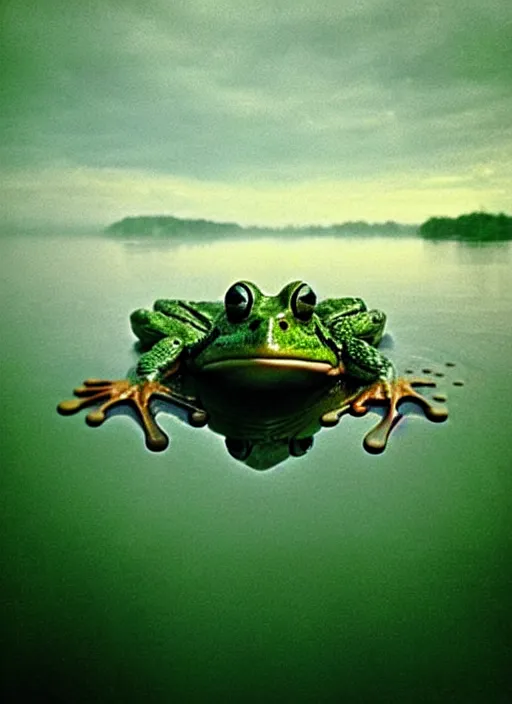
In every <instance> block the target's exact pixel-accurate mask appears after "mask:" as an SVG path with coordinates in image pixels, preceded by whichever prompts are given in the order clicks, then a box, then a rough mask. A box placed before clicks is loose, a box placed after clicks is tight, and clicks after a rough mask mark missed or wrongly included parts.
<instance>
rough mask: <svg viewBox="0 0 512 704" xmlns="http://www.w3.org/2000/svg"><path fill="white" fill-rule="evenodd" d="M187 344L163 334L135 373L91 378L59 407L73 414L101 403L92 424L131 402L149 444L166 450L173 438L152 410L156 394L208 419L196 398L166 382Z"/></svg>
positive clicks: (194, 417) (197, 418)
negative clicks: (164, 429) (111, 377)
mask: <svg viewBox="0 0 512 704" xmlns="http://www.w3.org/2000/svg"><path fill="white" fill-rule="evenodd" d="M183 347H184V344H183V342H181V341H180V340H179V339H177V338H169V337H166V338H163V339H161V340H159V341H158V342H157V343H156V344H155V345H153V347H152V348H151V350H149V351H148V352H146V353H145V354H143V355H142V356H141V357H140V359H139V362H138V364H137V367H136V370H135V372H134V374H133V375H131V376H130V377H129V378H128V379H120V380H117V381H103V380H98V379H87V380H86V381H85V382H84V385H83V386H81V387H79V388H77V389H75V391H74V393H75V395H76V396H78V397H79V398H78V399H73V400H72V401H63V402H62V403H60V404H59V405H58V407H57V410H58V411H59V413H62V414H63V415H69V414H72V413H77V412H78V411H80V410H82V409H83V408H86V407H88V406H92V405H97V404H100V405H99V407H98V408H97V409H96V410H93V411H91V412H90V413H89V414H88V415H87V417H86V421H87V423H89V425H93V426H97V425H101V424H102V423H103V422H104V421H105V419H106V417H107V416H106V412H107V411H108V410H109V409H111V408H112V407H113V406H116V405H119V404H126V403H128V404H130V405H131V406H132V407H134V408H135V410H136V412H137V415H138V416H139V419H140V421H141V423H142V427H143V430H144V434H145V436H146V445H147V447H148V448H149V449H150V450H153V451H160V450H164V449H165V448H166V447H167V445H168V443H169V439H168V437H167V435H166V434H165V433H164V432H163V430H162V429H161V428H160V426H159V425H158V424H157V422H156V420H155V418H154V415H153V412H152V411H151V407H150V401H151V399H152V398H160V399H163V400H165V401H169V402H171V403H173V404H175V405H177V406H180V407H181V408H184V409H186V410H187V411H188V412H189V420H190V422H191V423H193V424H194V425H204V423H206V412H205V411H204V410H203V409H201V408H199V407H198V406H197V401H196V399H195V398H193V397H189V396H183V395H181V394H178V393H176V392H175V391H173V390H172V389H170V388H169V387H168V386H167V385H166V384H165V380H166V378H168V377H169V376H171V375H173V374H175V373H176V372H177V370H178V368H179V365H180V355H181V353H182V351H183Z"/></svg>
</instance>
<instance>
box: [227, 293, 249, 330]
mask: <svg viewBox="0 0 512 704" xmlns="http://www.w3.org/2000/svg"><path fill="white" fill-rule="evenodd" d="M252 304H253V295H252V291H251V289H250V288H249V287H248V286H247V285H246V284H243V283H238V284H233V286H231V288H229V289H228V290H227V292H226V295H225V297H224V305H225V307H226V315H227V316H228V320H230V321H231V322H232V323H239V322H240V321H241V320H245V318H247V316H248V315H249V313H250V312H251V308H252Z"/></svg>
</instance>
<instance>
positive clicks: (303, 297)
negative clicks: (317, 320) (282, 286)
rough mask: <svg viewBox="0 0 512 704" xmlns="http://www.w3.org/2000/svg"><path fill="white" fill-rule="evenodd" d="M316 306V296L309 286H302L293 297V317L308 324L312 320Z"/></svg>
mask: <svg viewBox="0 0 512 704" xmlns="http://www.w3.org/2000/svg"><path fill="white" fill-rule="evenodd" d="M315 305H316V295H315V293H314V291H313V289H312V288H311V287H310V286H308V284H302V285H301V286H299V288H297V289H296V290H295V291H294V292H293V295H292V300H291V307H292V313H293V315H294V316H295V317H296V318H298V319H299V320H304V321H305V322H307V321H308V320H310V319H311V316H312V315H313V311H314V310H315Z"/></svg>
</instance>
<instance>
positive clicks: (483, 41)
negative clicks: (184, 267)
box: [0, 0, 512, 217]
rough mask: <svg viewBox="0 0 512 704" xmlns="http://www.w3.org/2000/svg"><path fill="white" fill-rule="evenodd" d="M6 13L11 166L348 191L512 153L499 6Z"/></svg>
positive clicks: (506, 28)
mask: <svg viewBox="0 0 512 704" xmlns="http://www.w3.org/2000/svg"><path fill="white" fill-rule="evenodd" d="M3 12H4V17H3V22H2V26H3V37H2V41H1V46H2V53H3V56H1V57H0V60H1V61H2V66H3V67H5V70H4V75H3V77H2V93H1V95H2V98H1V100H2V102H1V108H2V111H1V112H2V125H3V129H4V135H5V137H4V141H3V144H2V146H1V147H0V159H1V160H2V163H3V164H4V165H5V166H6V167H9V168H11V169H16V168H17V169H21V170H23V171H24V172H25V171H26V170H27V169H30V168H36V167H37V168H38V169H39V170H41V169H47V168H50V167H55V166H59V165H60V166H62V167H65V168H67V169H70V170H74V169H75V170H76V169H86V170H88V173H93V172H98V173H99V172H101V171H102V170H103V171H104V170H107V171H108V170H115V172H116V173H118V174H121V173H122V172H123V171H126V172H127V173H134V172H139V173H152V174H154V175H155V178H156V179H159V178H165V177H170V178H176V179H185V180H186V179H189V180H191V181H193V182H205V183H208V182H211V183H214V184H215V183H230V184H233V186H234V185H236V184H238V185H239V186H240V187H242V186H244V187H245V186H247V187H250V186H251V185H254V184H257V183H260V182H265V183H273V184H274V185H275V187H276V188H280V187H281V186H282V185H283V184H288V185H289V186H290V187H291V186H294V185H297V184H301V183H310V182H311V181H314V180H317V179H320V180H323V181H329V182H332V183H334V182H339V183H342V184H343V186H344V187H347V186H348V187H352V186H350V184H352V185H353V187H354V188H357V185H358V184H359V183H360V182H361V181H369V180H371V179H374V180H375V184H376V186H377V184H379V185H381V184H382V183H383V182H384V181H385V180H386V178H388V179H389V175H390V174H391V175H393V174H397V173H399V174H402V175H403V174H407V173H409V174H410V175H411V177H414V178H417V177H418V175H419V174H420V173H421V174H423V173H427V172H430V173H431V175H432V176H435V175H436V174H438V175H442V174H448V176H450V174H451V172H452V171H455V172H463V171H464V170H466V171H470V170H471V169H474V168H476V167H477V166H478V165H479V164H482V163H487V162H488V161H493V162H497V163H498V164H499V165H500V168H505V165H506V163H507V160H510V157H511V156H512V135H511V130H510V126H509V125H510V117H509V116H510V114H511V111H512V95H511V91H510V65H512V41H510V39H511V36H510V35H511V27H512V24H511V22H512V6H510V3H509V2H508V0H489V2H487V3H485V4H482V3H481V2H480V0H478V1H477V0H463V1H462V2H460V3H457V4H453V5H451V4H447V3H441V2H436V1H432V2H428V3H423V4H420V3H410V2H406V1H405V0H394V1H391V0H357V1H356V0H349V1H347V2H343V3H340V2H339V1H338V0H324V2H322V3H313V2H312V0H308V1H307V2H305V1H304V0H295V1H293V0H285V1H282V2H276V1H275V0H245V2H243V3H241V2H239V1H238V0H215V2H213V1H210V0H188V1H187V2H185V1H184V0H183V1H182V2H180V1H179V0H175V1H174V2H172V3H169V2H164V0H160V1H157V0H153V2H148V3H140V2H134V1H132V2H120V1H119V2H112V1H110V2H109V0H103V1H102V2H99V1H98V0H91V1H90V2H88V3H81V4H79V3H69V2H64V1H63V0H48V1H47V2H45V3H35V4H34V3H28V1H24V0H18V2H16V3H14V2H11V3H7V4H5V5H4V10H3ZM390 182H391V181H389V183H390ZM397 217H399V214H397Z"/></svg>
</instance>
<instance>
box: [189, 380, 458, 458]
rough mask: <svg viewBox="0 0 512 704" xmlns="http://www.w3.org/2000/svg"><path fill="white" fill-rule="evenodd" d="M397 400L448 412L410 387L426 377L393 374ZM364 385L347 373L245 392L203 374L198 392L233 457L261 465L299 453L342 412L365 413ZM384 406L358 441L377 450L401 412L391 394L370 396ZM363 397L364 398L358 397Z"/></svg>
mask: <svg viewBox="0 0 512 704" xmlns="http://www.w3.org/2000/svg"><path fill="white" fill-rule="evenodd" d="M397 382H398V383H399V384H401V389H400V390H401V396H400V401H405V400H407V399H409V400H412V401H414V402H415V403H416V404H417V405H419V406H421V408H422V409H423V411H424V412H425V415H426V416H427V418H428V419H429V420H432V421H435V422H436V421H437V422H439V421H443V420H445V419H446V418H447V411H446V409H445V408H444V407H441V406H438V405H435V404H432V403H431V402H430V401H429V400H428V399H426V398H425V397H424V396H422V395H421V394H419V393H417V392H416V391H415V389H414V387H415V386H420V385H421V386H430V387H435V383H434V382H433V381H431V380H429V379H421V380H420V379H412V380H410V381H406V380H405V379H398V380H397ZM362 393H363V394H364V387H363V388H361V385H360V382H359V381H358V380H355V379H351V378H350V377H344V378H343V380H341V381H340V380H337V381H336V382H331V383H326V384H325V385H323V386H322V387H321V388H320V389H318V388H316V389H312V388H309V389H304V388H302V389H287V390H286V391H283V390H279V391H277V389H274V390H271V389H267V390H265V391H262V390H260V391H258V392H255V391H254V390H252V391H251V392H250V393H248V391H247V389H245V390H241V389H240V388H238V387H236V386H232V387H229V386H228V387H226V385H225V384H220V383H216V382H215V380H212V379H211V378H207V379H205V378H202V379H201V381H200V385H199V387H198V395H199V397H200V398H201V401H202V404H203V406H204V408H205V410H206V413H207V419H208V421H207V422H208V426H209V427H210V429H211V430H213V431H214V432H216V433H218V434H220V435H223V436H224V437H225V438H226V440H225V443H226V448H227V450H228V452H229V453H230V455H231V456H232V457H234V458H235V459H237V460H239V461H241V462H244V463H245V464H246V465H247V466H249V467H251V468H253V469H257V470H265V469H270V468H272V467H275V466H276V465H278V464H280V463H281V462H284V461H285V460H286V459H288V458H290V457H302V456H303V455H305V454H306V453H307V452H308V451H309V450H311V448H312V447H313V443H314V435H315V434H316V433H318V432H319V430H321V428H322V427H326V426H333V425H336V424H337V423H338V422H339V421H340V419H341V418H342V416H343V415H345V414H347V413H350V414H351V415H364V414H365V413H366V411H367V410H369V409H368V407H367V406H366V405H365V406H357V405H356V403H355V400H356V399H358V400H359V401H360V400H361V398H362V396H361V394H362ZM371 400H372V402H373V403H374V404H377V405H380V406H381V407H382V408H383V413H382V414H381V419H380V420H379V421H378V423H377V424H376V425H375V426H374V427H372V428H371V430H370V431H369V432H367V434H366V436H365V438H364V441H363V447H364V449H365V450H366V451H367V452H370V453H373V454H378V453H380V452H383V451H384V449H385V448H386V445H387V441H388V438H389V435H390V434H391V431H392V430H393V428H394V427H396V425H397V424H398V422H399V421H400V420H401V418H402V417H403V416H402V414H401V413H400V411H399V410H398V408H397V406H398V404H397V403H396V401H394V399H393V398H389V397H386V396H384V395H383V396H382V398H381V399H375V398H374V396H372V397H371ZM362 403H365V400H364V398H363V401H362Z"/></svg>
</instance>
